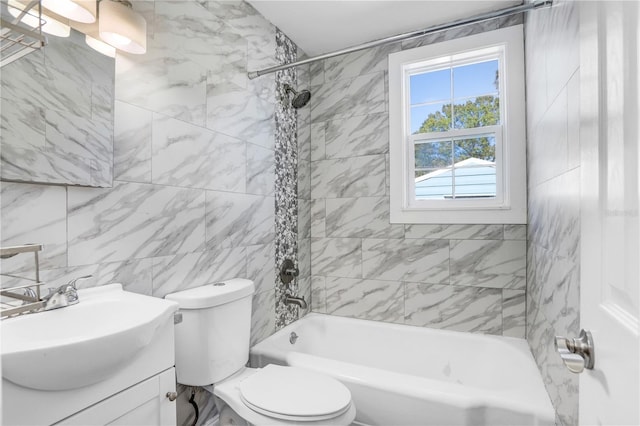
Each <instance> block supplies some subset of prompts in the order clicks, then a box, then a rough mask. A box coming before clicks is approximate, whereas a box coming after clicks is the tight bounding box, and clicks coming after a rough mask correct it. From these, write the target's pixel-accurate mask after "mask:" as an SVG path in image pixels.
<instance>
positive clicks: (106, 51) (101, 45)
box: [84, 35, 116, 58]
mask: <svg viewBox="0 0 640 426" xmlns="http://www.w3.org/2000/svg"><path fill="white" fill-rule="evenodd" d="M84 41H85V43H87V45H88V46H89V47H91V48H92V49H93V50H95V51H97V52H100V53H102V54H103V55H105V56H108V57H110V58H115V57H116V48H115V47H113V46H110V45H108V44H107V43H105V42H103V41H100V40H98V39H96V38H93V37H91V36H89V35H87V36H85V37H84Z"/></svg>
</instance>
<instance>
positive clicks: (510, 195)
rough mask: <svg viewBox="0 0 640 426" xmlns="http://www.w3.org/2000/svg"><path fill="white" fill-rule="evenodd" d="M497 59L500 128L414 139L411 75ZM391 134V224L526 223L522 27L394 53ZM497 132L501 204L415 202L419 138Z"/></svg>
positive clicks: (491, 201) (492, 200)
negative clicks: (416, 149) (416, 157)
mask: <svg viewBox="0 0 640 426" xmlns="http://www.w3.org/2000/svg"><path fill="white" fill-rule="evenodd" d="M497 57H499V58H500V61H499V64H500V65H499V67H500V68H499V71H500V72H499V82H500V86H499V94H500V121H501V123H500V124H499V125H496V126H485V127H480V128H474V129H452V130H448V131H445V132H430V133H422V134H418V135H413V134H411V123H410V110H411V105H410V99H409V95H410V94H409V90H408V89H409V78H410V76H411V75H412V74H413V75H415V74H419V73H420V72H429V71H431V70H437V69H447V68H450V67H451V66H453V67H456V66H461V65H463V64H464V63H465V61H468V63H478V62H482V61H483V60H492V59H495V58H497ZM483 58H486V59H483ZM427 62H429V63H428V64H425V63H427ZM452 84H453V82H452ZM389 131H390V132H389V169H390V202H391V208H390V221H391V223H437V224H447V223H451V224H465V223H481V224H522V223H526V219H527V218H526V155H525V154H526V139H525V138H526V131H525V103H524V41H523V26H522V25H515V26H512V27H507V28H502V29H498V30H495V31H490V32H485V33H481V34H477V35H473V36H469V37H464V38H459V39H454V40H449V41H444V42H441V43H436V44H432V45H428V46H422V47H418V48H414V49H409V50H404V51H400V52H397V53H393V54H390V55H389ZM492 132H496V198H478V199H469V198H463V199H445V200H416V197H415V159H414V150H415V140H416V139H420V140H424V139H430V140H435V139H442V140H447V139H455V138H458V137H459V136H465V135H469V136H471V135H474V134H475V135H479V134H483V135H485V134H490V133H492ZM498 138H499V141H498ZM498 145H500V146H498Z"/></svg>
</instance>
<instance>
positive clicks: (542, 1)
mask: <svg viewBox="0 0 640 426" xmlns="http://www.w3.org/2000/svg"><path fill="white" fill-rule="evenodd" d="M552 5H553V0H537V1H534V2H532V3H527V4H522V5H519V6H513V7H507V8H505V9H500V10H495V11H493V12H488V13H483V14H480V15H476V16H473V17H471V18H465V19H459V20H457V21H453V22H449V23H447V24H440V25H434V26H432V27H429V28H425V29H423V30H418V31H411V32H408V33H404V34H398V35H394V36H391V37H386V38H381V39H378V40H374V41H370V42H367V43H363V44H359V45H357V46H353V47H347V48H346V49H342V50H336V51H335V52H330V53H325V54H323V55H318V56H314V57H313V58H308V59H304V60H302V61H297V62H291V63H289V64H284V65H278V66H275V67H270V68H264V69H261V70H258V71H249V72H248V73H247V75H248V77H249V79H250V80H253V79H254V78H258V77H260V76H262V75H265V74H271V73H274V72H276V71H281V70H286V69H289V68H293V67H299V66H301V65H306V64H310V63H312V62H317V61H322V60H323V59H328V58H333V57H334V56H340V55H344V54H347V53H352V52H357V51H359V50H364V49H369V48H371V47H376V46H381V45H383V44H389V43H395V42H398V41H404V40H409V39H412V38H417V37H422V36H425V35H428V34H432V33H437V32H439V31H445V30H450V29H452V28H457V27H462V26H464V25H470V24H475V23H476V22H481V21H487V20H489V19H494V18H501V17H504V16H510V15H516V14H518V13H523V12H528V11H530V10H534V9H539V8H541V7H550V6H552Z"/></svg>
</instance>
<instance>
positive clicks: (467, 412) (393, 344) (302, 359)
mask: <svg viewBox="0 0 640 426" xmlns="http://www.w3.org/2000/svg"><path fill="white" fill-rule="evenodd" d="M292 332H295V333H296V334H297V335H298V339H297V341H296V343H295V344H291V343H290V342H289V338H290V335H291V333H292ZM250 362H251V365H252V366H254V367H260V366H264V365H266V364H269V363H273V364H282V365H293V366H298V367H304V368H308V369H311V370H314V371H318V372H322V373H325V374H328V375H331V376H333V377H335V378H337V379H338V380H340V381H341V382H343V383H344V384H345V385H346V386H347V387H348V388H349V390H350V391H351V393H352V395H353V400H354V402H355V404H356V410H357V417H356V424H363V425H381V426H390V425H393V426H401V425H410V426H418V425H420V426H423V425H492V426H493V425H509V426H516V425H553V424H554V420H555V414H554V410H553V407H552V405H551V402H550V400H549V397H548V395H547V393H546V391H545V389H544V385H543V383H542V379H541V377H540V375H539V373H538V369H537V368H536V365H535V362H534V360H533V357H532V355H531V353H530V351H529V347H528V346H527V343H526V341H525V340H522V339H514V338H508V337H499V336H485V335H477V334H471V333H460V332H455V331H442V330H433V329H427V328H420V327H412V326H406V325H397V324H387V323H380V322H374V321H365V320H358V319H351V318H341V317H336V316H330V315H322V314H315V313H314V314H309V315H307V316H305V317H304V318H303V319H301V320H299V321H296V322H295V323H293V324H291V325H289V326H288V327H285V328H283V329H282V330H280V331H278V332H277V333H275V334H274V335H273V336H271V337H269V338H267V339H266V340H264V341H262V342H260V343H258V344H257V345H255V346H254V347H253V348H251V359H250Z"/></svg>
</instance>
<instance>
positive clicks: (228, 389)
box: [213, 365, 356, 426]
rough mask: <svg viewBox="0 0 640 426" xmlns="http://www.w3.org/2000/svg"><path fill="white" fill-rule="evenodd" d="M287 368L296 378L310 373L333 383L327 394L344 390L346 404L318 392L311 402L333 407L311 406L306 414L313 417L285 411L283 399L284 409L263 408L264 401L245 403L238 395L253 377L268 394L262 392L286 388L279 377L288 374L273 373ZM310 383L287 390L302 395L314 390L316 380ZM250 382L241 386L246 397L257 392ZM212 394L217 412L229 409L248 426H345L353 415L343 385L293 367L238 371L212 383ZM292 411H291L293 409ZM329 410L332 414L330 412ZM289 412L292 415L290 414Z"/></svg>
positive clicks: (266, 406)
mask: <svg viewBox="0 0 640 426" xmlns="http://www.w3.org/2000/svg"><path fill="white" fill-rule="evenodd" d="M274 367H275V368H274ZM290 369H291V373H290V374H291V375H297V374H296V373H298V372H299V373H301V375H300V377H303V376H304V377H308V376H307V375H306V373H312V374H313V375H316V376H320V377H321V378H323V379H327V380H329V381H332V382H334V383H336V384H337V386H336V389H335V390H330V392H333V393H334V394H338V395H339V394H342V393H343V391H345V392H346V395H347V397H346V402H345V399H344V394H343V396H342V397H341V398H339V399H336V400H334V399H333V395H332V394H322V395H320V393H319V392H318V393H317V394H316V396H314V397H313V398H314V399H315V400H323V399H327V400H332V401H334V402H333V404H334V405H329V404H327V405H325V406H324V407H325V408H324V409H320V408H318V407H316V408H315V409H313V407H312V410H311V411H310V412H311V413H313V415H304V413H303V411H302V410H301V408H300V406H298V409H297V410H290V409H288V408H287V407H291V405H287V404H284V402H283V401H285V400H283V399H281V400H280V403H281V404H284V406H278V405H277V404H276V405H270V404H268V403H267V405H265V404H264V401H256V400H251V401H253V402H250V401H247V398H246V396H243V395H242V394H241V391H240V388H241V386H242V384H243V383H244V382H245V381H246V380H248V379H250V378H252V377H254V376H256V375H257V376H258V379H257V380H256V382H255V383H259V384H261V385H263V386H267V385H266V384H268V388H267V389H268V392H266V393H267V394H270V393H273V392H274V391H275V389H279V388H284V387H288V386H286V385H285V386H283V383H284V381H286V380H287V379H283V377H286V376H288V375H289V373H287V372H284V373H283V374H282V375H280V374H276V372H282V371H284V370H286V371H289V370H290ZM265 370H267V372H266V374H265V375H263V374H262V373H264V371H265ZM260 376H262V378H260ZM310 380H311V382H309V381H306V382H305V384H304V386H302V387H301V389H299V387H300V384H299V383H294V384H293V385H292V386H293V387H292V388H291V387H290V389H293V390H295V391H298V392H303V391H302V389H307V388H314V387H316V385H315V383H317V382H316V380H315V379H310ZM252 382H253V380H252V381H250V382H248V383H249V384H248V385H245V386H247V387H246V388H245V393H246V394H250V393H251V391H252V390H253V391H256V392H257V386H258V385H256V388H254V387H253V385H251V383H252ZM261 382H263V383H261ZM265 383H266V384H265ZM288 383H290V384H291V382H288ZM320 386H322V385H320ZM338 388H340V390H337V389H338ZM247 389H248V390H247ZM213 394H214V396H215V397H216V401H217V402H216V404H219V405H218V409H220V410H223V409H226V408H225V406H226V407H228V408H231V409H232V410H233V411H234V412H236V413H238V415H240V416H241V417H242V418H243V419H245V420H246V421H247V424H251V425H258V426H262V425H273V426H275V425H279V426H289V425H300V424H305V425H308V426H316V425H317V426H320V425H322V426H329V425H333V426H348V425H350V424H351V423H352V422H353V420H354V419H355V415H356V409H355V405H354V404H353V402H352V401H351V393H350V392H349V390H348V389H347V388H346V386H344V385H343V384H342V383H340V382H338V381H337V380H335V379H333V378H330V377H324V376H321V375H320V374H317V373H313V372H311V371H309V370H305V369H302V368H297V367H282V366H277V365H268V366H266V367H264V368H259V369H254V368H244V369H242V370H240V371H238V372H237V373H236V374H234V375H233V376H231V377H228V378H227V379H224V380H223V381H222V382H219V383H216V384H215V385H214V386H213ZM309 395H312V394H311V393H309ZM283 398H286V395H285V396H283ZM249 399H251V395H249ZM286 401H289V400H288V399H287V400H286ZM256 402H258V404H256ZM327 407H328V408H327ZM332 407H333V408H332ZM265 408H267V409H265ZM293 408H294V409H295V407H293ZM307 408H308V407H307ZM282 411H285V413H283V412H282ZM322 411H326V412H325V413H322ZM331 411H332V412H333V413H330V412H331ZM291 413H293V415H292V414H291Z"/></svg>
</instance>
